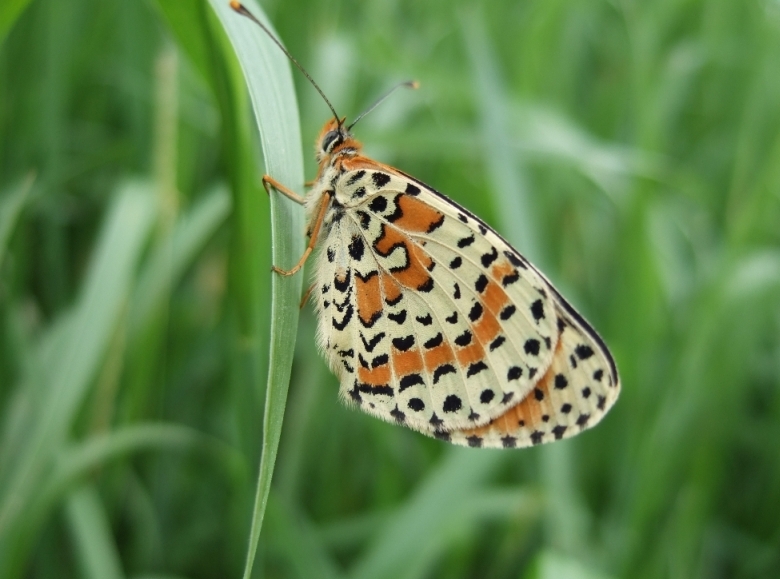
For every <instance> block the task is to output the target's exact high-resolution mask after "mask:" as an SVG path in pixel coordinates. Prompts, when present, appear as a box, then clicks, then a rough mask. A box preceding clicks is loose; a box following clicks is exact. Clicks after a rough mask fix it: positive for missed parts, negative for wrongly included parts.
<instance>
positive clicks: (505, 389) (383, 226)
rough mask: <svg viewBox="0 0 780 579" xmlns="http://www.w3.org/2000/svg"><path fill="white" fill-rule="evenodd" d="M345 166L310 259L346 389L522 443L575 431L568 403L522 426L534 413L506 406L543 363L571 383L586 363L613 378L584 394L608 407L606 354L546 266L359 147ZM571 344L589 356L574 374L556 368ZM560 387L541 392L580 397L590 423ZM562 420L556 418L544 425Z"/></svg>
mask: <svg viewBox="0 0 780 579" xmlns="http://www.w3.org/2000/svg"><path fill="white" fill-rule="evenodd" d="M355 165H356V166H354V167H352V170H351V171H347V172H346V173H344V174H342V176H341V178H340V180H339V182H338V184H337V186H336V188H335V189H336V203H335V205H337V208H336V209H335V210H334V214H333V216H332V218H331V220H330V221H331V223H330V224H329V225H328V227H326V231H327V233H326V235H325V240H324V246H325V249H324V251H323V254H324V256H325V258H324V259H323V258H321V259H320V264H321V266H320V269H319V280H320V285H321V286H322V287H321V289H322V290H326V289H327V291H324V292H322V295H321V296H320V300H319V305H320V310H321V314H323V315H321V317H320V320H321V328H320V343H321V346H322V347H323V349H324V350H325V352H326V357H327V358H328V360H329V362H330V363H331V367H332V368H334V370H335V371H336V372H337V373H340V377H341V393H342V395H343V396H344V397H345V398H346V399H348V400H351V401H353V402H355V403H357V404H359V405H360V406H361V408H362V409H364V410H366V411H367V412H369V413H371V414H374V415H376V416H378V417H380V418H383V419H385V420H389V421H395V422H401V423H404V424H405V425H407V426H409V427H411V428H413V429H415V430H418V431H420V432H423V433H426V434H428V435H433V436H437V437H439V438H443V439H448V440H451V441H452V442H455V443H460V444H470V445H472V446H474V445H477V442H479V445H485V446H506V445H508V443H509V442H512V444H511V445H510V446H523V445H525V444H532V443H534V442H542V441H544V440H546V439H545V438H544V436H548V438H549V439H551V440H552V439H555V438H556V437H558V438H560V437H562V436H565V435H570V434H571V433H573V432H574V430H575V429H574V428H573V427H571V425H570V424H569V421H568V418H569V415H570V414H572V412H574V410H569V411H568V412H567V413H564V414H566V416H565V417H564V418H566V419H567V420H563V418H561V420H559V421H557V422H555V424H553V416H554V414H551V412H552V410H550V409H549V408H547V406H545V409H544V412H545V413H542V414H539V420H540V421H542V420H543V417H545V416H546V417H547V418H546V422H547V423H549V427H550V428H549V429H544V430H539V429H540V428H542V427H541V426H539V428H537V429H533V428H531V424H532V423H533V424H535V422H533V421H532V420H531V416H530V415H529V416H528V417H527V420H525V419H523V418H518V417H516V416H515V417H514V418H513V419H514V420H515V422H516V423H517V424H516V425H515V427H514V429H511V428H510V426H511V425H510V424H509V423H508V422H507V420H509V418H508V417H509V416H510V415H512V412H515V414H516V413H517V411H518V410H517V409H524V408H525V406H524V404H526V401H528V400H529V399H534V400H535V399H536V398H532V397H538V396H539V395H540V394H539V393H540V392H541V391H540V385H541V386H543V385H544V384H546V382H545V380H548V381H549V379H548V376H549V375H550V372H552V371H555V375H558V374H562V375H563V376H564V377H566V379H571V381H572V382H578V381H579V382H581V381H582V379H581V378H582V376H580V374H581V373H582V372H585V370H586V369H587V370H588V371H590V372H591V374H593V373H594V372H596V371H597V369H595V367H594V368H591V367H590V366H591V365H593V363H594V362H596V365H599V368H600V369H602V373H603V374H604V375H606V376H607V377H606V378H605V383H606V382H609V381H610V380H611V381H612V382H614V384H615V386H614V387H613V388H612V390H613V391H614V393H615V394H614V396H611V395H610V396H607V395H606V394H603V393H599V394H595V393H594V394H593V398H592V400H597V401H600V400H601V398H598V397H599V396H603V398H604V402H603V403H601V406H602V408H601V412H602V414H603V412H605V411H606V409H607V408H608V403H609V404H611V403H612V401H614V397H616V395H617V375H616V372H615V371H614V363H612V362H611V358H610V357H609V353H608V351H606V348H605V347H604V346H603V343H601V341H600V339H598V336H597V335H596V334H595V332H593V330H592V329H591V328H590V327H589V326H588V325H587V323H586V322H584V320H582V318H581V317H580V316H579V315H578V314H576V312H574V310H573V309H572V308H571V306H569V305H568V304H567V303H566V302H565V301H563V299H562V298H561V297H560V296H559V294H558V293H557V292H556V291H555V289H554V288H553V287H552V286H551V285H550V284H549V282H548V281H547V280H546V279H545V278H544V276H543V275H541V274H540V273H539V272H538V271H537V270H536V269H535V268H534V267H533V266H532V265H531V264H530V263H528V262H527V260H525V258H523V257H522V256H521V255H519V254H518V253H517V252H516V251H515V250H514V249H513V248H512V247H511V246H509V245H508V244H507V243H506V242H505V241H504V240H503V239H502V238H501V237H500V236H499V235H498V234H496V233H495V232H494V231H493V230H492V229H491V228H489V227H488V226H487V225H486V224H485V223H483V222H482V221H481V220H479V219H478V218H477V217H475V216H474V215H472V214H471V213H469V212H468V211H466V210H465V209H463V208H461V207H459V206H458V205H457V204H455V203H454V202H452V201H451V200H449V199H447V198H446V197H444V196H442V195H440V194H438V193H437V192H435V191H434V190H433V189H431V188H429V187H427V186H426V185H424V184H422V183H420V182H419V181H416V180H414V179H413V178H411V177H409V176H407V175H405V174H403V173H401V172H400V171H397V170H395V169H391V168H389V167H387V166H384V165H381V164H379V163H376V162H374V161H370V160H368V159H364V158H362V159H361V160H360V162H359V163H355ZM339 288H340V289H339ZM340 296H341V299H339V297H340ZM329 309H330V310H331V311H330V312H328V310H329ZM347 314H349V317H350V319H349V320H347V319H346V315H347ZM338 315H341V316H343V317H341V318H339V317H338ZM353 317H354V319H353ZM345 320H346V322H345ZM572 340H574V341H578V343H577V344H575V345H573V346H572V344H570V343H569V342H571V341H572ZM578 345H584V346H587V347H589V348H590V349H591V351H593V352H594V355H592V356H590V358H593V360H592V361H591V362H590V363H585V362H584V361H583V363H582V364H581V365H580V368H581V370H580V372H579V373H576V372H575V370H576V368H572V369H571V370H566V372H564V370H563V367H562V366H561V364H562V362H561V359H562V358H563V357H565V356H569V354H570V353H572V352H575V350H576V347H577V346H578ZM572 348H574V349H572ZM582 351H584V350H582ZM348 358H349V360H348ZM575 362H576V360H575ZM569 363H571V362H569ZM602 366H604V368H601V367H602ZM573 372H575V373H573ZM579 382H578V383H579ZM558 383H559V384H560V383H561V382H560V380H559V382H558ZM582 388H584V386H583V387H582ZM559 390H562V389H559ZM570 391H573V388H572V389H571V390H570ZM568 392H569V391H567V393H566V394H568ZM594 392H595V390H594ZM610 392H611V391H610ZM556 396H557V398H554V397H553V396H552V395H550V396H549V398H550V403H551V404H552V400H553V398H554V399H555V401H556V402H559V404H558V406H559V407H562V408H566V406H564V405H565V404H569V405H571V406H572V409H574V408H577V409H582V412H580V414H582V415H584V414H588V415H589V416H590V418H589V419H587V422H586V424H587V423H590V424H592V423H595V421H596V416H597V412H596V411H595V410H593V409H592V408H591V407H590V405H587V404H580V405H579V406H576V407H575V405H574V402H566V401H564V400H563V398H562V396H564V395H563V394H561V393H560V392H556ZM586 399H587V398H586ZM596 404H598V402H597V403H596ZM513 409H515V410H513ZM559 410H560V408H559ZM586 410H587V412H586ZM597 410H598V408H597ZM524 416H525V415H524ZM578 417H579V414H577V415H576V416H575V420H576V419H577V418H578ZM585 420H586V419H584V418H583V419H581V421H585ZM521 421H524V425H522V426H521V425H520V422H521ZM564 425H565V426H566V431H561V429H560V428H558V429H557V430H551V429H555V428H556V427H557V426H561V427H563V426H564ZM537 432H543V433H545V434H543V435H542V436H541V437H540V435H539V434H536V433H537ZM549 433H551V434H549ZM556 433H560V436H558V435H557V434H556ZM567 433H568V434H567ZM510 439H511V440H510ZM526 441H528V442H526Z"/></svg>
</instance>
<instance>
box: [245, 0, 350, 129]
mask: <svg viewBox="0 0 780 579" xmlns="http://www.w3.org/2000/svg"><path fill="white" fill-rule="evenodd" d="M230 7H231V8H232V9H233V10H235V11H236V12H238V13H239V14H241V16H246V17H247V18H249V19H250V20H251V21H252V22H254V23H255V24H257V25H258V26H259V27H260V28H262V29H263V31H264V32H265V33H266V34H267V35H268V36H269V37H270V38H271V40H273V41H274V43H275V44H276V46H278V47H279V48H281V49H282V52H284V53H285V54H286V55H287V58H289V59H290V60H292V62H293V64H294V65H295V66H297V67H298V69H299V70H300V71H301V72H302V73H303V76H305V77H306V78H307V79H308V80H309V82H310V83H311V84H312V85H313V86H314V88H316V89H317V92H318V93H320V96H321V97H322V100H324V101H325V103H326V104H327V105H328V108H330V111H331V112H332V113H333V117H334V118H335V119H336V122H338V124H339V126H341V123H342V122H343V119H342V120H340V117H339V115H338V114H337V113H336V109H334V108H333V105H332V104H330V101H329V100H328V97H326V96H325V93H324V92H322V89H321V88H320V87H319V85H318V84H317V83H316V82H314V79H313V78H312V77H311V76H310V75H309V73H308V72H306V69H305V68H303V67H302V66H301V63H300V62H298V61H297V60H295V57H294V56H293V55H292V54H290V53H289V51H288V50H287V49H286V48H285V47H284V46H283V45H282V43H281V42H279V40H278V39H277V38H276V37H275V36H274V35H273V34H271V31H270V30H268V28H266V26H265V24H263V23H262V22H260V21H259V20H258V19H257V18H256V17H255V15H254V14H252V13H251V12H250V11H249V10H247V9H246V7H245V6H244V5H243V4H241V2H239V1H238V0H230ZM361 116H362V115H361ZM352 124H353V125H354V124H355V123H352Z"/></svg>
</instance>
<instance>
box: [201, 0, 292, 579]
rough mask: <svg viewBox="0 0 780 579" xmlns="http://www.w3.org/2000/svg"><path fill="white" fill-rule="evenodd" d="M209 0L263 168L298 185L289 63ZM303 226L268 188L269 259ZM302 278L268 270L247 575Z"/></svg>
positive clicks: (267, 485)
mask: <svg viewBox="0 0 780 579" xmlns="http://www.w3.org/2000/svg"><path fill="white" fill-rule="evenodd" d="M211 4H212V6H213V8H214V10H215V11H216V13H217V14H218V16H219V18H220V20H221V21H222V24H223V26H224V27H225V30H226V31H227V34H228V37H229V38H230V40H231V42H232V44H233V47H234V49H235V51H236V54H237V56H238V60H239V62H240V63H241V68H242V70H243V72H244V76H245V77H246V80H247V84H248V86H249V94H250V97H251V99H252V104H253V107H254V111H255V116H256V118H257V122H258V126H259V128H260V142H261V145H262V149H263V156H264V159H265V168H266V171H267V172H268V173H269V174H270V175H272V176H273V177H274V178H276V179H277V180H279V181H280V182H282V183H284V184H286V185H287V186H289V187H292V188H294V189H300V186H301V185H302V182H303V158H302V153H301V145H300V128H299V121H298V109H297V104H296V99H295V92H294V87H293V83H292V77H291V74H290V69H289V63H288V62H287V59H286V57H285V56H284V55H283V54H282V53H281V52H280V51H279V49H278V48H277V47H276V46H274V44H273V43H272V41H271V40H270V39H269V38H267V37H266V35H265V34H264V33H263V31H262V30H261V29H260V28H259V27H257V26H255V25H254V24H252V23H251V22H250V21H249V20H247V19H246V18H243V17H242V16H239V15H238V14H236V13H235V12H233V11H232V10H231V9H230V7H229V6H228V3H227V2H226V1H225V0H212V1H211ZM247 6H248V8H249V9H250V10H251V11H252V12H253V13H254V14H255V15H256V16H257V17H258V18H261V19H264V20H265V17H264V15H263V14H262V12H261V11H260V9H259V7H258V6H257V5H256V3H254V2H249V3H248V4H247ZM302 232H303V211H302V210H301V209H300V208H298V207H295V206H294V204H293V203H292V202H291V201H289V200H288V199H286V198H282V197H281V196H279V195H272V196H271V236H272V257H273V262H274V264H276V265H279V266H280V267H291V266H292V265H293V264H294V263H295V262H296V261H297V259H298V258H299V257H300V255H301V254H302V253H303V236H302ZM301 285H302V276H301V275H297V276H292V277H281V276H273V281H272V296H271V344H270V355H269V372H268V386H267V390H266V402H265V414H264V417H263V445H262V456H261V459H260V474H259V476H258V483H257V492H256V497H255V508H254V513H253V516H252V525H251V530H250V536H249V550H248V553H247V560H246V566H245V569H244V577H246V578H248V577H250V576H251V573H252V567H253V564H254V558H255V552H256V550H257V544H258V541H259V537H260V529H261V528H262V524H263V516H264V514H265V508H266V504H267V501H268V493H269V492H270V489H271V477H272V475H273V469H274V463H275V462H276V454H277V450H278V446H279V438H280V436H281V429H282V420H283V418H284V408H285V404H286V400H287V389H288V386H289V381H290V369H291V367H292V356H293V352H294V349H295V337H296V332H297V325H298V302H299V300H300V295H301Z"/></svg>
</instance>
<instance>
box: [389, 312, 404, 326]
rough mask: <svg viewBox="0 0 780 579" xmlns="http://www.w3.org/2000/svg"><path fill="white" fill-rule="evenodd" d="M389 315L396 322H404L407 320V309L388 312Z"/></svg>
mask: <svg viewBox="0 0 780 579" xmlns="http://www.w3.org/2000/svg"><path fill="white" fill-rule="evenodd" d="M387 317H388V318H390V319H391V320H393V321H394V322H395V323H396V324H403V323H404V322H405V321H406V310H401V311H400V312H398V313H397V314H387Z"/></svg>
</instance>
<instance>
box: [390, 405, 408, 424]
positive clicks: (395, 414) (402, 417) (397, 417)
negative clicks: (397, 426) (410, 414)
mask: <svg viewBox="0 0 780 579" xmlns="http://www.w3.org/2000/svg"><path fill="white" fill-rule="evenodd" d="M390 416H392V417H393V418H395V421H396V422H399V423H400V422H404V421H405V420H406V414H404V413H403V412H401V411H400V410H398V405H396V407H395V408H394V409H393V410H391V411H390Z"/></svg>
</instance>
